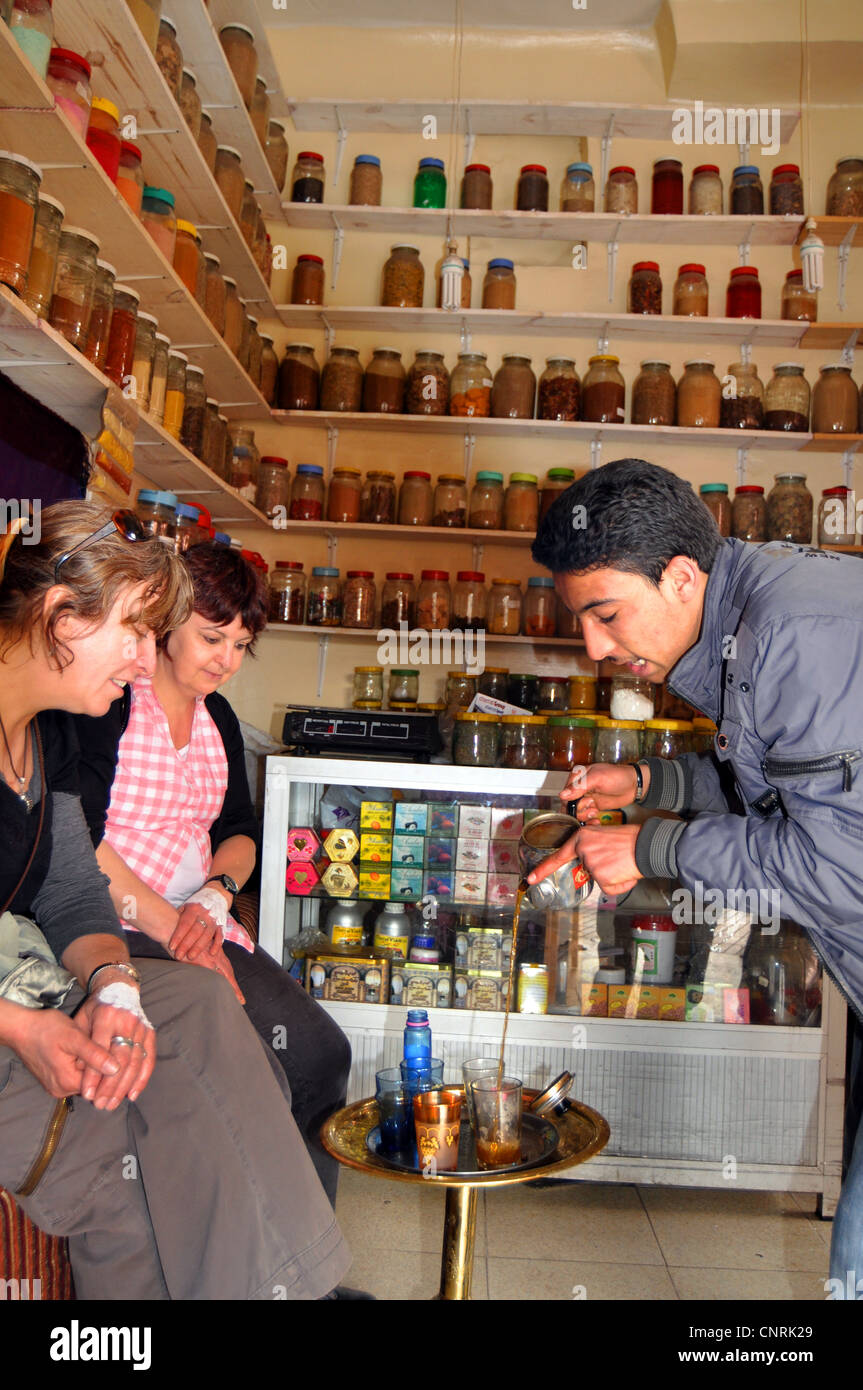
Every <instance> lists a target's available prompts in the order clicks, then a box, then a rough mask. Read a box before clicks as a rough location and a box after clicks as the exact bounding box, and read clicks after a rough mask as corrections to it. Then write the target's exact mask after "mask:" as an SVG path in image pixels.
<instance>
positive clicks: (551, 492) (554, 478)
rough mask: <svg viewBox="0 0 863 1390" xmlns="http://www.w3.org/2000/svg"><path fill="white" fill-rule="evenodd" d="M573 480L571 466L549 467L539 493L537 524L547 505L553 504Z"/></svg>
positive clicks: (547, 507)
mask: <svg viewBox="0 0 863 1390" xmlns="http://www.w3.org/2000/svg"><path fill="white" fill-rule="evenodd" d="M574 482H575V472H574V471H573V469H571V468H550V469H549V470H548V472H547V473H546V475H545V482H544V483H543V485H542V487H541V489H540V493H539V516H538V518H537V526H539V523H540V522H541V521H542V519H543V517H544V516H545V514H546V512H547V511H548V509H549V507H551V506H552V505H553V503H555V502H556V501H557V499H558V497H559V496H560V494H561V493H562V492H566V491H567V490H568V489H569V488H571V487H572V484H573V483H574Z"/></svg>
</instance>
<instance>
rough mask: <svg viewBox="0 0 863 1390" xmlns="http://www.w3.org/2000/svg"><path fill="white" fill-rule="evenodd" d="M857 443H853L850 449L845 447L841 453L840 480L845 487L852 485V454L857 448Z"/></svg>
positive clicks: (851, 486)
mask: <svg viewBox="0 0 863 1390" xmlns="http://www.w3.org/2000/svg"><path fill="white" fill-rule="evenodd" d="M858 447H859V446H858V445H857V444H853V445H852V446H851V448H850V449H846V450H845V451H844V453H843V455H842V482H843V483H844V485H845V487H847V488H852V489H853V487H854V483H853V478H854V455H855V454H856V452H857V449H858Z"/></svg>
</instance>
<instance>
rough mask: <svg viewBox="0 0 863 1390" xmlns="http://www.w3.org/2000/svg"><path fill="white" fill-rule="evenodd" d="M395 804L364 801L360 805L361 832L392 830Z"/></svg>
mask: <svg viewBox="0 0 863 1390" xmlns="http://www.w3.org/2000/svg"><path fill="white" fill-rule="evenodd" d="M392 828H393V803H392V802H391V801H363V802H361V803H360V830H390V831H391V830H392Z"/></svg>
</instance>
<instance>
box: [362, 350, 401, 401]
mask: <svg viewBox="0 0 863 1390" xmlns="http://www.w3.org/2000/svg"><path fill="white" fill-rule="evenodd" d="M405 377H406V373H405V369H404V367H403V366H402V355H401V353H400V352H399V350H398V348H391V347H382V348H375V350H374V353H373V354H372V360H371V362H370V363H369V365H368V366H367V367H366V371H365V376H364V378H363V410H364V411H371V412H373V413H374V414H378V415H393V414H395V415H400V414H401V413H402V412H403V410H404V403H405Z"/></svg>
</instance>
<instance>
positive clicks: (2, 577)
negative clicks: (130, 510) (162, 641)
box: [0, 502, 192, 670]
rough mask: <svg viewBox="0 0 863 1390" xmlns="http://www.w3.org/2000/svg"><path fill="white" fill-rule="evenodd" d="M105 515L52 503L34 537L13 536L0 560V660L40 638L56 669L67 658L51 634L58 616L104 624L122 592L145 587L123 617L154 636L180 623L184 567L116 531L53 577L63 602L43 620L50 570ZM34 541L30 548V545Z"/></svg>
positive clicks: (185, 592)
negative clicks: (22, 643) (134, 609)
mask: <svg viewBox="0 0 863 1390" xmlns="http://www.w3.org/2000/svg"><path fill="white" fill-rule="evenodd" d="M111 510H112V509H110V508H106V507H103V506H100V505H98V504H97V503H94V502H56V503H54V505H53V506H50V507H46V509H45V510H44V511H43V512H42V513H41V516H40V517H39V519H38V520H39V525H38V526H37V527H34V535H33V537H32V538H31V537H30V536H27V537H26V538H25V537H23V536H21V535H16V536H15V537H14V538H13V539H12V541H11V543H9V544H8V546H6V547H5V551H4V550H3V547H2V543H0V554H5V566H4V565H3V564H2V559H0V657H2V656H4V655H5V653H6V652H7V651H8V650H9V648H10V647H13V646H15V645H16V644H17V643H18V642H20V641H22V640H24V639H25V638H26V639H27V640H28V641H29V643H30V650H31V651H33V638H34V635H35V634H36V632H41V635H42V638H43V640H44V642H45V645H46V647H47V650H48V656H49V659H50V660H52V661H53V662H54V663H55V665H56V667H57V669H58V670H61V669H62V668H63V667H65V666H68V665H69V664H70V662H71V661H72V659H73V657H72V652H71V651H70V649H69V648H68V647H67V646H66V645H65V643H63V642H61V641H60V640H59V638H58V636H57V623H58V621H59V619H60V618H62V617H64V616H66V615H70V616H72V617H75V618H78V619H80V620H82V621H84V622H87V623H91V624H92V626H93V627H94V628H96V627H99V626H100V624H101V623H103V622H104V621H105V619H106V618H107V617H108V614H109V613H110V611H111V609H112V608H113V606H114V603H115V602H116V600H117V598H118V596H119V595H120V593H121V592H122V590H124V589H128V588H135V587H137V586H138V585H140V584H146V586H147V587H146V589H145V591H144V595H143V598H142V601H141V606H140V608H139V610H138V611H137V612H136V613H135V614H133V615H131V616H130V618H129V619H128V621H129V623H130V625H131V624H133V623H134V624H135V625H138V624H140V625H142V626H143V627H147V628H150V629H151V630H152V631H153V632H155V634H156V636H157V637H160V636H162V634H163V633H165V632H168V631H170V629H171V628H174V627H177V626H178V625H179V624H180V623H184V622H185V621H186V619H187V617H188V616H189V613H190V612H191V608H192V586H191V583H190V581H189V576H188V574H187V573H186V570H185V568H184V566H183V565H182V564H181V563H180V561H179V560H178V559H177V557H176V555H175V554H174V553H173V551H172V550H170V549H169V548H168V546H166V545H165V544H164V543H163V542H162V541H158V540H144V541H127V540H124V539H123V537H122V536H121V535H120V534H119V532H117V533H115V534H113V535H110V536H107V537H105V538H104V539H102V540H100V541H96V542H94V543H93V544H92V545H88V546H87V547H86V548H85V549H83V550H80V551H79V552H78V553H77V554H76V555H71V556H70V557H69V559H68V560H66V561H65V562H64V564H63V568H62V570H61V572H60V586H61V587H62V588H64V589H67V590H68V594H67V596H66V597H64V598H62V599H61V600H60V602H59V603H57V604H55V605H54V606H53V607H52V609H51V612H50V613H49V614H48V615H47V617H46V616H45V612H44V605H45V596H46V594H47V593H48V591H49V589H51V588H53V587H54V585H55V579H54V566H55V564H56V562H57V560H58V559H59V558H60V556H61V555H62V554H63V553H64V552H65V551H67V550H71V549H72V548H73V547H74V546H76V545H78V544H80V542H81V541H84V540H86V539H87V538H88V537H89V536H92V535H93V533H94V532H95V531H98V530H99V528H100V527H101V526H104V525H105V524H106V523H107V522H109V521H110V520H111ZM36 535H38V537H39V540H38V543H36V544H32V543H31V540H32V539H35V536H36Z"/></svg>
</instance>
